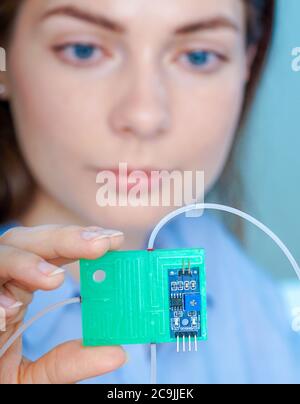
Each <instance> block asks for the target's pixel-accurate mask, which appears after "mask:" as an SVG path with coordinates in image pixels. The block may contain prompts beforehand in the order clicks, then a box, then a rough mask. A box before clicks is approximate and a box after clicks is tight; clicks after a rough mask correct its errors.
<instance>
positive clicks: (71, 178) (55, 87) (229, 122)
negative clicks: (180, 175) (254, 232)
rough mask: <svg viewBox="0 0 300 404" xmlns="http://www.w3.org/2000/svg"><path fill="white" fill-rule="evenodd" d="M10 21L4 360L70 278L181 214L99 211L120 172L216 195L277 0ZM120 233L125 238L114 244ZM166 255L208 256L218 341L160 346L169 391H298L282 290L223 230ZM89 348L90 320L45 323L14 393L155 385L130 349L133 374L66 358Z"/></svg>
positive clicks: (173, 242)
mask: <svg viewBox="0 0 300 404" xmlns="http://www.w3.org/2000/svg"><path fill="white" fill-rule="evenodd" d="M0 7H1V8H0V24H1V27H2V28H1V34H0V35H1V40H2V43H3V46H4V45H5V47H6V48H7V65H8V70H7V72H6V73H3V74H1V84H2V91H1V98H2V102H1V121H2V122H3V123H2V126H1V142H2V144H1V151H0V164H1V202H0V203H1V211H0V212H1V220H2V222H3V223H8V222H9V223H12V222H13V223H14V224H9V225H8V226H7V225H6V227H3V229H2V231H3V233H4V232H5V230H7V229H8V228H10V227H13V229H11V230H10V231H8V232H6V233H4V234H3V236H2V238H1V247H0V279H1V285H2V287H1V291H2V293H1V295H0V305H1V306H2V308H3V309H5V313H6V317H7V332H6V333H3V334H2V335H1V336H0V342H1V345H2V344H3V343H4V342H5V341H6V340H7V338H9V336H10V335H11V334H12V333H13V332H14V331H15V329H16V328H18V327H19V325H20V324H21V322H22V320H23V318H24V315H25V312H26V309H27V308H28V305H29V304H30V302H31V299H32V293H33V292H36V291H37V290H42V291H45V290H47V291H51V292H49V293H47V294H45V293H44V292H37V293H35V298H34V301H33V304H32V305H30V307H29V312H28V317H29V318H30V317H31V316H32V315H33V314H34V313H36V312H37V311H40V310H41V309H42V308H43V307H46V306H48V305H49V304H51V303H53V302H57V301H60V300H62V299H65V298H68V297H71V296H72V297H73V296H78V294H79V286H78V274H77V271H76V269H75V268H74V267H72V268H71V269H70V271H69V272H68V273H67V274H66V275H65V281H64V274H63V272H62V271H63V270H62V266H64V265H66V264H68V263H70V262H73V261H76V260H78V259H79V258H89V259H94V258H96V257H100V256H102V255H103V254H105V253H106V252H107V251H108V250H111V249H118V248H120V247H122V248H123V249H132V248H134V249H140V248H143V247H144V245H145V242H146V237H147V234H148V233H149V231H150V230H151V229H152V228H153V226H154V225H155V224H156V223H157V221H158V220H159V219H160V218H161V217H162V216H163V215H164V214H165V213H167V212H168V211H169V210H170V208H165V207H164V208H157V207H156V208H151V207H148V208H145V207H138V208H133V207H128V206H127V207H103V208H101V209H100V208H99V206H97V205H96V204H95V195H96V192H97V188H96V187H95V178H96V175H97V173H98V172H99V171H104V170H110V171H112V172H116V171H117V167H118V164H119V163H120V162H126V163H127V164H128V166H129V167H130V169H139V170H143V171H144V172H146V173H149V172H150V171H153V170H155V169H158V170H160V169H165V170H168V171H172V170H174V169H176V170H179V171H181V172H183V171H193V172H194V171H196V170H199V169H201V170H203V171H204V172H205V177H206V183H205V192H206V193H207V192H208V191H209V190H210V189H211V188H212V187H213V186H214V185H215V183H216V182H217V180H218V179H219V178H220V177H221V176H222V174H223V173H224V172H225V166H226V162H227V160H228V158H229V153H230V151H231V150H232V147H233V144H234V140H235V137H236V131H237V128H238V126H239V123H240V121H241V117H243V115H244V112H245V109H246V105H247V102H248V101H249V99H250V97H251V93H252V90H253V88H254V86H255V83H256V81H257V78H258V74H259V71H260V69H261V66H262V63H263V60H264V56H265V54H266V51H267V48H268V45H269V42H270V35H271V31H272V17H273V1H272V0H261V1H258V0H245V1H242V0H222V2H220V1H219V0H210V1H209V2H208V1H207V2H206V1H205V2H204V1H199V0H184V1H182V0H165V1H163V2H159V1H151V2H149V1H148V0H131V1H124V0H98V1H95V0H76V1H72V2H68V1H67V0H54V1H48V2H41V1H39V0H23V1H22V0H21V1H12V0H4V1H2V4H1V6H0ZM127 191H128V189H127ZM117 192H118V193H121V192H122V191H121V190H120V189H118V190H117ZM53 223H55V225H53ZM49 224H51V225H49ZM86 225H88V227H86ZM20 226H23V227H20ZM91 226H92V227H91ZM98 226H101V227H98ZM112 227H113V228H118V229H120V230H121V231H119V230H118V231H117V230H104V229H106V228H112ZM123 233H124V234H123ZM160 242H161V244H160V245H159V247H161V248H164V247H170V248H171V247H188V246H203V247H204V248H206V250H207V257H208V262H207V266H208V268H209V271H208V285H209V294H210V309H209V310H210V312H209V328H210V337H209V341H208V343H207V344H203V345H202V346H201V348H200V350H199V352H198V354H196V353H194V354H186V355H185V356H183V357H182V356H181V355H178V356H176V355H175V354H174V347H173V345H170V346H168V345H165V346H161V347H159V352H158V356H159V382H165V383H170V382H173V383H177V382H179V383H180V382H182V383H202V382H208V383H211V382H212V383H214V382H222V383H223V382H274V383H277V382H293V381H295V380H296V379H295V378H294V370H295V367H294V360H293V351H292V348H291V343H290V338H291V337H290V335H289V333H288V327H287V325H286V324H285V323H284V321H282V315H281V308H282V307H281V305H280V302H279V300H278V299H277V295H276V291H275V290H274V287H273V285H272V284H271V283H270V282H269V281H268V280H267V279H265V278H264V276H263V275H262V274H261V273H260V272H259V271H258V270H257V269H256V268H255V267H254V266H253V264H252V263H251V262H249V261H248V259H247V258H246V257H245V256H244V254H243V253H242V251H241V249H240V247H239V245H238V244H237V242H236V241H235V240H234V239H233V238H232V236H231V235H230V234H229V233H228V232H227V230H225V229H224V228H223V227H222V225H221V224H220V223H219V222H217V221H216V220H215V219H213V218H212V217H211V216H207V215H205V216H204V218H202V220H201V225H200V222H199V221H195V220H192V219H185V218H180V219H179V220H176V221H175V222H173V223H172V224H171V226H169V227H168V228H166V229H165V231H164V232H163V234H162V235H161V239H160ZM249 318H250V320H248V319H249ZM253 328H256V329H253ZM80 335H81V334H80V307H75V306H74V307H72V308H70V309H67V310H64V311H63V312H57V313H54V314H53V315H52V316H49V317H47V318H45V319H43V320H42V321H41V322H40V323H39V324H37V325H36V326H35V327H33V328H32V329H31V330H29V332H28V333H27V334H26V336H25V339H24V346H23V354H24V357H26V358H29V359H30V360H34V361H35V362H28V361H27V360H26V359H23V357H22V346H21V341H19V342H18V343H17V344H16V345H15V346H14V347H13V348H12V349H11V350H10V351H9V352H8V353H7V354H6V356H5V357H4V358H3V359H2V360H1V362H0V383H21V384H22V383H34V384H38V383H74V382H78V381H80V380H86V379H90V378H92V377H97V376H102V377H98V378H97V379H94V380H95V382H96V383H135V382H137V383H145V382H147V381H148V376H149V375H148V367H149V350H148V347H144V346H134V347H128V348H126V352H127V353H128V356H129V361H128V363H127V364H126V365H124V364H125V362H126V354H125V353H124V350H123V349H121V348H119V347H110V348H96V349H95V348H94V349H83V348H81V344H80V342H67V343H65V344H63V345H60V344H62V343H64V342H65V341H70V340H71V339H74V338H76V337H78V338H80ZM57 346H58V347H57ZM48 351H51V353H48V354H47V352H48ZM182 355H183V354H182ZM40 357H42V358H41V359H39V358H40ZM183 361H184V363H185V368H186V369H189V371H188V372H182V370H181V367H180V364H182V363H183ZM111 372H112V373H111ZM104 375H105V376H104Z"/></svg>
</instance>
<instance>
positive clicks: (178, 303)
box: [171, 297, 183, 309]
mask: <svg viewBox="0 0 300 404" xmlns="http://www.w3.org/2000/svg"><path fill="white" fill-rule="evenodd" d="M171 307H172V308H179V309H182V308H183V298H178V297H174V298H171Z"/></svg>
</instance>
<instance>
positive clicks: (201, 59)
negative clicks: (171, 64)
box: [180, 51, 222, 72]
mask: <svg viewBox="0 0 300 404" xmlns="http://www.w3.org/2000/svg"><path fill="white" fill-rule="evenodd" d="M180 62H181V63H183V64H184V65H185V66H186V67H188V68H190V69H194V70H196V71H203V72H210V71H214V70H216V69H217V68H218V67H219V66H220V64H221V62H222V57H221V56H220V55H218V54H217V53H215V52H209V51H192V52H188V53H185V54H183V55H181V57H180Z"/></svg>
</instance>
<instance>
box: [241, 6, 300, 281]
mask: <svg viewBox="0 0 300 404" xmlns="http://www.w3.org/2000/svg"><path fill="white" fill-rule="evenodd" d="M276 19H277V22H276V33H275V40H274V45H273V48H272V52H271V56H270V59H269V62H268V66H267V71H266V73H265V75H264V78H263V81H262V86H261V87H260V91H259V93H258V97H257V100H256V103H255V106H254V109H253V110H252V113H251V116H250V121H249V122H248V124H247V126H246V133H244V135H243V136H244V138H243V144H242V148H241V149H240V152H239V158H240V161H241V172H242V175H243V178H244V180H245V183H246V210H247V212H248V213H250V214H253V215H254V216H255V217H257V218H258V219H260V220H262V221H263V222H264V223H265V224H266V225H268V226H270V227H271V228H272V230H273V231H274V232H276V233H277V234H278V235H279V236H280V237H281V238H282V239H283V241H284V242H285V243H286V244H287V245H288V247H289V248H290V249H291V251H292V252H293V253H294V254H295V257H296V259H297V260H298V262H300V237H299V236H300V211H299V208H300V162H299V150H300V128H299V121H300V72H299V73H295V72H293V70H292V67H291V64H292V60H293V57H292V56H291V52H292V49H293V48H295V47H300V23H299V21H300V1H299V0H278V5H277V17H276ZM246 245H247V247H248V250H249V251H250V253H251V254H252V256H253V257H255V258H256V259H257V260H258V262H259V263H261V264H263V265H264V266H265V267H266V268H269V269H270V270H271V271H273V272H274V273H275V274H276V275H279V276H281V277H293V276H294V277H295V275H294V274H293V273H292V270H291V269H290V266H289V264H288V263H287V261H286V259H285V258H284V257H283V255H282V254H281V253H280V251H278V249H277V247H276V246H274V245H273V244H272V243H271V242H270V241H269V240H268V239H267V238H266V236H264V235H263V234H261V233H260V232H259V231H256V230H254V229H253V228H252V227H250V226H246Z"/></svg>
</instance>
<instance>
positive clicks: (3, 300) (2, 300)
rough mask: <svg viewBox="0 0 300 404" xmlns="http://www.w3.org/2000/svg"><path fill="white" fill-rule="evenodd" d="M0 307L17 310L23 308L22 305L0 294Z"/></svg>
mask: <svg viewBox="0 0 300 404" xmlns="http://www.w3.org/2000/svg"><path fill="white" fill-rule="evenodd" d="M0 306H2V307H3V308H4V309H18V308H19V307H21V306H23V303H22V302H17V301H16V300H15V299H12V298H11V297H8V296H5V295H3V294H0Z"/></svg>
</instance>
